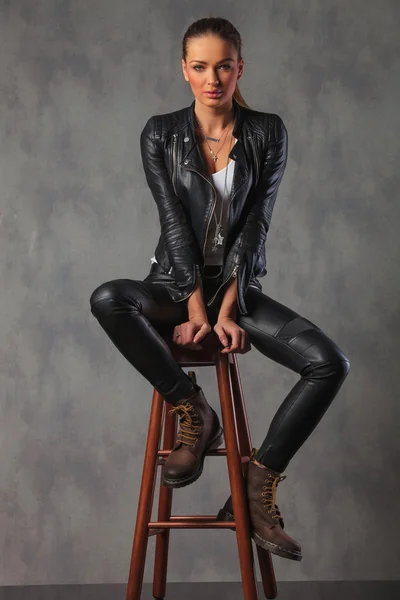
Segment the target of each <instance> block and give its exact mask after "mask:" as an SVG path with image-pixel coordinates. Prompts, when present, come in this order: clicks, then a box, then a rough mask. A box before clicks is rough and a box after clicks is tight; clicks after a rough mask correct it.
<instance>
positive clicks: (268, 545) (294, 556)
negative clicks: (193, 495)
mask: <svg viewBox="0 0 400 600" xmlns="http://www.w3.org/2000/svg"><path fill="white" fill-rule="evenodd" d="M216 520H217V521H234V520H235V518H234V515H233V514H232V513H230V512H229V511H227V510H223V509H222V508H221V509H220V511H219V512H218V515H217V519H216ZM229 529H230V530H231V531H235V528H234V527H229ZM251 537H252V539H253V540H254V541H255V543H256V544H257V545H258V546H261V547H262V548H264V549H265V550H269V551H270V552H272V553H273V554H277V555H278V556H281V557H282V558H288V559H290V560H301V559H302V558H303V557H302V555H301V554H300V552H291V551H290V550H286V549H285V548H282V546H278V545H277V544H273V543H272V542H268V541H267V540H264V539H263V538H262V537H260V536H259V535H258V534H257V533H254V532H251Z"/></svg>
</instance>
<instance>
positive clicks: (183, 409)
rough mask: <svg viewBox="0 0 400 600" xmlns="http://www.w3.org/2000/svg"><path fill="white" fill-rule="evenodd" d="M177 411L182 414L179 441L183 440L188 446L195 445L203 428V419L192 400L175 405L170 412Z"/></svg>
mask: <svg viewBox="0 0 400 600" xmlns="http://www.w3.org/2000/svg"><path fill="white" fill-rule="evenodd" d="M173 413H177V414H178V415H180V421H179V425H180V431H179V432H178V435H177V438H176V439H177V443H178V442H181V443H182V444H186V445H187V446H191V447H193V446H194V445H195V443H196V442H197V440H198V437H199V433H200V431H201V428H202V424H201V421H200V419H199V417H198V415H197V413H196V412H195V410H194V407H193V405H192V404H191V403H190V402H185V403H184V404H179V405H178V406H174V408H172V409H171V410H170V411H169V414H170V415H172V414H173Z"/></svg>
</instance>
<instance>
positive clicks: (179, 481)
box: [161, 427, 224, 488]
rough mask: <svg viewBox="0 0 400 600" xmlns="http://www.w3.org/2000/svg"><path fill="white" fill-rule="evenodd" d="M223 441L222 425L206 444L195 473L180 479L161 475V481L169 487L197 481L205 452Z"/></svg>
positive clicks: (182, 485)
mask: <svg viewBox="0 0 400 600" xmlns="http://www.w3.org/2000/svg"><path fill="white" fill-rule="evenodd" d="M223 441H224V430H223V429H222V427H220V429H219V431H218V433H217V434H216V435H215V436H214V437H213V439H212V440H211V442H210V443H209V444H208V445H207V447H206V450H205V452H204V455H203V458H202V460H201V462H200V468H199V469H198V470H197V471H196V472H195V473H193V474H192V475H189V476H188V477H183V478H182V479H168V478H166V477H164V476H163V475H162V476H161V483H162V484H163V485H165V486H166V487H169V488H181V487H185V486H187V485H190V484H191V483H194V482H195V481H197V479H198V478H199V477H200V475H201V474H202V472H203V466H204V460H205V458H206V455H207V452H208V451H209V450H214V449H216V448H219V447H220V446H221V445H222V443H223Z"/></svg>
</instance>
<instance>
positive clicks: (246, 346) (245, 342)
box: [214, 317, 251, 354]
mask: <svg viewBox="0 0 400 600" xmlns="http://www.w3.org/2000/svg"><path fill="white" fill-rule="evenodd" d="M214 331H215V333H216V334H217V336H218V337H219V340H220V342H221V344H222V345H223V346H225V348H224V349H223V350H221V354H228V353H229V352H235V353H237V354H246V352H248V351H249V350H251V345H250V342H249V337H248V335H247V331H245V330H244V329H242V328H241V327H239V325H238V324H237V323H236V322H235V321H234V320H233V319H231V318H230V317H222V318H220V319H218V321H217V323H216V324H215V325H214ZM228 337H230V338H231V340H232V341H231V342H229V339H228Z"/></svg>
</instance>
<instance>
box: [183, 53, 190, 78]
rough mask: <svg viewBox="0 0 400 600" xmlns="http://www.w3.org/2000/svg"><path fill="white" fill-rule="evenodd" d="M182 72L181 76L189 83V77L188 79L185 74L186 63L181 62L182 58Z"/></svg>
mask: <svg viewBox="0 0 400 600" xmlns="http://www.w3.org/2000/svg"><path fill="white" fill-rule="evenodd" d="M182 72H183V76H184V78H185V79H186V81H187V82H189V77H188V75H187V72H186V63H185V61H184V60H183V58H182Z"/></svg>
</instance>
